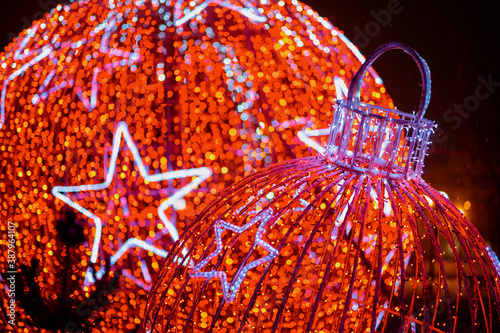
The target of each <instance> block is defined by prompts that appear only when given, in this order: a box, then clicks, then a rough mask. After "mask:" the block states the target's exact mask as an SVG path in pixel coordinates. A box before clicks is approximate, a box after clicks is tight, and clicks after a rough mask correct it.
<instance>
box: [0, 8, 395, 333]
mask: <svg viewBox="0 0 500 333" xmlns="http://www.w3.org/2000/svg"><path fill="white" fill-rule="evenodd" d="M362 61H363V58H362V56H361V55H360V54H359V52H358V51H357V50H356V48H355V47H354V46H353V45H352V44H351V43H350V42H349V41H348V40H347V39H346V38H345V36H343V34H342V33H341V32H340V31H339V30H338V29H337V28H335V27H333V26H332V25H331V24H330V23H329V22H328V21H327V20H325V19H323V18H321V17H320V16H319V15H318V14H317V13H316V12H314V11H313V10H312V9H311V8H309V7H308V6H306V5H304V4H301V3H299V2H297V1H288V0H287V1H264V0H263V1H255V0H251V1H237V0H231V1H190V2H184V1H164V0H151V1H130V0H127V1H113V0H109V1H104V0H86V1H75V2H72V3H71V4H68V5H59V6H58V7H57V8H55V9H54V10H53V11H52V12H51V13H48V14H47V15H46V16H45V17H44V18H43V19H40V20H39V21H36V22H34V23H33V25H32V26H31V27H30V28H29V29H27V30H25V31H24V32H22V33H21V34H20V36H19V37H18V38H17V39H16V40H15V41H14V42H13V43H12V44H10V45H9V46H8V47H7V48H6V50H5V52H4V53H2V54H1V55H0V69H1V73H0V126H1V128H0V154H1V156H2V163H1V171H2V172H1V175H0V206H1V207H2V208H1V209H2V210H1V216H2V220H3V221H7V222H9V223H10V222H12V223H14V225H15V229H16V237H17V238H16V241H17V242H16V246H17V247H16V254H15V258H16V260H17V261H16V265H17V267H16V269H19V267H21V265H25V266H26V267H25V269H28V268H29V267H34V266H32V263H33V262H37V263H38V264H37V265H36V267H37V268H36V269H34V272H33V274H35V276H36V279H37V288H38V289H39V291H40V294H41V295H40V298H41V299H43V301H44V302H45V304H46V305H47V307H46V308H47V309H49V310H50V311H52V310H54V309H57V308H58V307H59V304H60V303H59V302H60V301H61V298H64V299H66V300H65V302H67V303H68V304H70V305H71V306H72V307H73V308H74V307H76V306H77V305H79V304H81V303H82V302H83V301H84V300H86V299H87V298H89V297H92V293H93V292H95V291H96V288H97V287H96V283H99V281H101V280H102V279H105V278H106V277H108V278H111V277H113V276H118V275H119V276H120V277H121V278H120V288H119V289H118V290H115V291H114V292H113V296H112V300H111V303H112V305H111V306H109V307H107V308H105V310H102V311H103V313H104V314H105V316H103V318H104V319H103V320H102V321H101V323H100V324H99V326H98V327H99V328H96V330H97V331H101V330H104V329H105V328H106V329H109V328H110V327H113V328H114V329H116V330H118V331H125V330H130V329H133V328H134V327H136V326H138V324H139V323H140V320H139V319H138V313H139V312H140V311H141V310H143V309H144V306H145V302H144V299H145V295H146V291H145V290H147V289H148V288H149V287H150V286H151V283H152V279H153V277H154V276H155V274H156V272H157V271H158V267H159V263H160V261H161V260H162V257H164V256H166V254H167V253H168V251H169V246H170V244H172V242H173V241H175V240H176V239H177V234H178V231H177V230H183V229H184V226H185V225H186V223H188V222H189V221H190V220H191V219H192V218H193V216H194V215H195V213H196V212H199V211H201V210H202V209H203V208H204V207H205V202H206V200H210V199H211V198H213V197H214V194H215V193H216V192H217V191H219V190H220V189H222V188H224V186H226V185H228V184H230V183H232V182H233V181H235V180H238V179H240V178H241V177H242V176H244V175H245V174H248V173H249V172H251V171H252V170H254V169H256V168H260V167H265V166H267V165H270V164H271V163H274V162H280V161H284V160H287V159H290V158H295V157H303V156H307V155H309V154H310V153H309V152H308V150H307V148H306V146H305V145H304V144H302V143H301V142H300V140H298V139H297V137H296V136H297V132H298V131H299V130H301V129H302V128H303V127H304V126H306V125H307V126H309V127H311V128H324V127H327V125H328V124H329V123H330V122H331V118H332V116H333V113H332V111H331V110H333V104H334V101H335V99H336V98H337V97H339V96H342V94H343V93H344V94H345V91H343V89H344V90H345V86H346V84H347V83H348V82H349V81H350V79H351V78H352V76H353V74H354V72H355V71H356V70H357V69H358V68H359V66H360V64H361V62H362ZM364 91H365V92H366V93H367V96H369V98H367V99H366V100H365V101H366V102H376V103H377V104H379V105H380V104H381V105H385V106H388V107H392V106H393V105H392V101H391V100H390V98H389V97H388V95H387V93H386V91H385V88H384V87H383V85H382V82H381V80H380V78H379V77H378V76H377V75H376V73H375V72H374V71H372V72H371V73H370V75H368V76H367V78H366V80H365V85H364ZM320 109H321V110H329V111H326V112H324V111H322V112H321V113H320V112H319V110H320ZM66 210H72V211H76V212H77V213H78V214H77V216H76V217H75V219H76V220H77V221H79V222H78V223H77V222H71V223H73V224H71V226H69V227H64V223H65V222H64V221H66V220H65V219H64V218H63V216H64V215H65V211H66ZM61 218H62V220H63V222H59V223H57V221H58V220H61ZM66 222H67V221H66ZM67 223H70V222H67ZM57 225H59V227H57ZM6 228H7V226H6V225H3V226H2V230H3V231H6V230H7V229H6ZM82 233H83V234H82ZM66 236H67V237H70V238H71V239H74V240H80V241H78V242H76V241H71V242H70V241H67V240H66V241H65V240H64V239H62V238H64V237H66ZM61 237H62V238H61ZM2 247H3V248H4V249H6V247H7V242H6V240H5V239H4V240H3V241H2ZM0 261H1V262H3V263H6V258H2V259H0ZM65 272H66V273H65ZM108 274H109V275H108ZM65 293H67V295H65ZM7 301H8V299H7V298H5V299H4V303H5V302H7ZM102 309H104V308H102ZM54 311H55V312H54V313H57V311H56V310H54ZM35 312H36V311H35ZM32 315H33V313H32V312H31V313H30V312H29V311H28V312H25V313H24V314H23V315H22V317H23V318H25V317H26V316H31V317H32ZM21 322H22V321H21ZM92 323H94V321H92V320H91V322H90V324H89V325H91V324H92ZM59 324H60V325H63V324H64V322H62V323H58V324H57V325H59ZM21 325H22V324H21ZM54 325H56V324H54ZM34 326H36V325H34Z"/></svg>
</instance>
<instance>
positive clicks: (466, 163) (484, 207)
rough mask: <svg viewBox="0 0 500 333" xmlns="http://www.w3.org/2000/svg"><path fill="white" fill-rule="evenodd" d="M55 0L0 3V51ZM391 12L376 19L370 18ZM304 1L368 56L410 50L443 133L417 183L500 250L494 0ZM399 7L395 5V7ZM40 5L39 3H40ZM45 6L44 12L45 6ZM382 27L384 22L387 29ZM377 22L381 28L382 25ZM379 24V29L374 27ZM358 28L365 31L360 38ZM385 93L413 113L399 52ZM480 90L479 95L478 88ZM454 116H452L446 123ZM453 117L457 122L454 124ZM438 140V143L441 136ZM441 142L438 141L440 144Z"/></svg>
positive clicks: (408, 68) (414, 92) (412, 86)
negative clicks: (488, 83)
mask: <svg viewBox="0 0 500 333" xmlns="http://www.w3.org/2000/svg"><path fill="white" fill-rule="evenodd" d="M51 1H54V0H17V1H14V0H1V3H0V46H1V47H2V48H3V47H4V46H6V45H7V44H8V43H9V42H10V41H11V39H12V38H13V37H14V36H16V35H18V34H19V32H21V31H22V30H23V29H24V28H27V27H29V26H30V25H31V24H30V22H31V21H33V20H34V19H38V18H40V17H41V16H42V15H43V13H44V12H46V11H47V9H48V8H50V7H54V6H55V2H51ZM391 1H392V5H393V6H394V8H397V13H396V14H391V17H390V18H388V17H387V16H386V17H385V19H386V22H382V23H383V24H381V23H379V22H377V20H376V19H375V16H374V13H380V11H383V10H387V9H388V6H390V5H389V3H390V2H391ZM391 1H365V0H363V1H362V0H351V1H349V0H335V1H333V0H306V1H305V2H306V3H307V4H308V5H310V6H311V7H312V8H313V9H315V10H316V11H317V12H318V13H319V14H320V15H322V16H324V17H327V18H328V19H329V20H330V21H331V22H332V23H333V24H334V25H335V26H336V27H338V28H339V29H341V30H343V31H344V33H345V35H346V36H347V37H348V38H349V39H350V40H351V41H353V42H354V43H355V44H357V45H358V47H359V48H360V50H361V52H362V53H363V54H364V55H365V56H367V55H369V54H370V53H371V52H372V51H373V50H375V49H376V48H377V47H378V46H379V45H381V44H383V43H385V42H390V41H399V42H403V43H406V44H408V45H410V46H412V47H413V48H414V49H416V50H417V51H418V52H419V53H420V55H421V56H422V57H423V58H425V59H426V60H427V63H428V64H429V67H430V69H431V73H432V84H433V87H432V98H431V102H430V106H429V109H428V111H427V114H426V118H429V119H432V120H434V121H436V122H437V124H438V125H439V128H440V129H442V134H441V137H440V139H441V140H439V141H442V142H439V143H436V144H434V146H433V149H432V153H431V154H430V156H429V157H428V158H427V159H426V168H425V172H424V175H423V178H424V179H425V180H426V181H428V182H429V183H430V184H431V185H432V186H433V187H434V188H436V189H438V190H442V191H446V192H447V193H448V194H449V196H450V199H451V201H453V202H454V204H455V205H456V206H458V207H459V208H462V207H463V204H464V202H465V201H470V202H471V208H470V209H469V210H467V211H465V213H466V215H467V216H468V217H469V218H470V220H471V221H472V222H473V223H474V224H475V225H476V226H477V227H478V229H479V231H480V232H481V234H482V235H483V236H484V237H485V239H486V240H487V241H488V242H489V243H490V244H491V245H492V247H493V248H494V249H495V250H496V252H497V253H499V252H500V172H499V170H500V133H499V122H500V70H499V62H500V43H499V42H500V19H498V15H499V13H500V11H499V10H498V6H497V5H496V3H495V2H494V1H475V2H472V1H468V2H465V1H464V2H454V1H449V0H441V1H423V0H400V1H398V2H395V0H391ZM397 3H398V4H397ZM41 4H42V5H41ZM44 7H45V8H44ZM386 23H387V24H386ZM383 25H384V26H383ZM377 27H378V28H377ZM359 31H363V32H365V33H368V35H367V37H368V38H365V40H362V39H360V37H359V35H360V33H359ZM374 67H375V69H376V70H377V71H378V73H379V74H380V76H381V77H382V78H383V80H384V83H385V85H386V87H387V91H388V92H389V94H390V95H391V96H392V98H393V99H394V101H395V104H396V105H397V106H398V108H399V109H401V110H405V111H411V110H414V109H415V108H416V107H417V106H418V102H419V95H420V86H419V84H420V77H419V73H418V71H417V68H416V66H415V65H414V64H413V63H412V61H411V59H410V57H408V56H406V55H404V54H403V53H402V52H392V53H388V54H386V55H384V56H383V57H381V58H380V59H379V60H378V61H377V62H376V63H375V66H374ZM479 76H482V77H483V78H484V79H488V77H490V76H491V80H493V81H494V82H498V86H497V87H494V91H493V92H490V96H489V97H488V98H487V99H485V100H483V101H480V103H479V107H478V108H477V110H475V111H473V112H467V113H466V116H467V118H464V116H460V115H458V114H454V113H448V115H449V118H446V117H444V114H445V112H446V111H447V110H448V109H453V107H454V105H460V104H462V102H463V101H464V100H469V101H470V100H471V98H470V97H471V96H474V94H475V92H476V89H477V88H478V86H479V85H481V82H480V80H479V79H478V77H479ZM479 89H481V90H480V92H481V93H486V90H485V89H484V88H479ZM451 117H454V118H451ZM458 119H460V124H458ZM444 138H445V139H444ZM443 139H444V140H443Z"/></svg>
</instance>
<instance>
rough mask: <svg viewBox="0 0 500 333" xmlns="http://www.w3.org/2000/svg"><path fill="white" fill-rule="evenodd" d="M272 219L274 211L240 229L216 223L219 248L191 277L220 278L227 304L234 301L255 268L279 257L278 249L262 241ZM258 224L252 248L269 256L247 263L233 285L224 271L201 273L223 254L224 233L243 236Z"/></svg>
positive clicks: (195, 269) (219, 222)
mask: <svg viewBox="0 0 500 333" xmlns="http://www.w3.org/2000/svg"><path fill="white" fill-rule="evenodd" d="M272 217H273V213H272V210H265V211H262V212H260V213H257V215H256V216H255V217H253V218H252V219H251V220H250V222H248V223H247V224H245V225H243V226H241V227H238V226H236V225H233V224H231V223H227V222H225V221H223V220H218V221H217V222H215V224H214V225H213V228H214V231H215V242H216V244H217V248H216V250H215V251H214V252H213V253H211V254H210V255H208V256H207V258H205V259H204V260H202V261H200V262H199V263H198V264H197V265H196V266H194V267H193V269H192V270H191V271H190V272H189V275H190V276H191V277H192V278H207V279H208V280H210V279H212V278H218V279H219V280H220V281H221V284H222V292H223V293H224V298H225V300H226V302H232V301H234V298H235V297H236V294H237V293H238V290H239V289H240V286H241V284H242V283H243V280H244V279H245V277H246V275H247V273H248V271H249V270H251V269H252V268H254V267H257V266H260V265H263V264H265V263H267V262H270V261H271V260H273V259H274V258H276V256H277V255H278V251H276V249H274V248H273V247H272V246H271V245H269V244H268V243H266V242H265V241H264V240H263V239H262V235H263V233H264V231H265V226H266V224H267V223H268V222H269V220H270V219H271V218H272ZM258 222H260V224H259V228H258V229H257V232H256V233H255V242H254V245H253V246H252V248H254V247H256V246H261V247H262V248H264V249H265V250H266V251H268V252H269V254H268V255H266V256H264V257H262V258H259V259H257V260H254V261H251V262H249V263H245V265H244V266H243V267H242V268H241V269H239V270H238V273H237V274H236V276H234V277H233V279H232V280H231V283H228V281H227V275H226V273H225V272H223V271H214V270H209V271H207V272H202V271H201V270H202V269H203V268H204V267H205V266H207V265H208V264H209V263H210V261H212V259H213V258H215V257H217V256H218V255H220V253H221V252H222V249H223V244H222V239H221V236H222V233H223V232H224V231H226V230H230V231H233V232H235V233H237V234H241V233H243V232H245V231H246V230H247V229H249V228H250V227H252V226H253V225H254V224H256V223H258Z"/></svg>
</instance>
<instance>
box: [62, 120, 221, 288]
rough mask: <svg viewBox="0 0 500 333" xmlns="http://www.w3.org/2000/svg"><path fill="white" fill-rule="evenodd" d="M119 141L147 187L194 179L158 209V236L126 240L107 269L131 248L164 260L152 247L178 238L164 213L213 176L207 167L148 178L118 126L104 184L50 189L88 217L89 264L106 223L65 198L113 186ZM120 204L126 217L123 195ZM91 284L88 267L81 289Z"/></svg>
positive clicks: (123, 126)
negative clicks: (91, 237) (167, 236)
mask: <svg viewBox="0 0 500 333" xmlns="http://www.w3.org/2000/svg"><path fill="white" fill-rule="evenodd" d="M122 138H123V140H124V141H125V145H124V147H125V146H126V147H128V149H129V151H130V152H131V153H132V156H133V160H134V162H135V165H136V167H137V168H138V169H139V173H140V175H141V176H142V177H143V179H144V181H145V182H146V183H153V182H161V181H165V180H172V179H181V178H193V177H194V178H193V179H192V180H191V182H189V183H188V184H187V185H185V186H183V187H182V188H180V189H178V190H177V191H176V192H175V193H174V194H173V195H171V196H170V197H169V198H167V199H166V200H165V201H163V202H162V203H161V204H160V205H159V207H158V216H159V217H160V220H161V222H160V223H159V224H162V225H161V227H160V228H159V229H160V231H159V232H157V233H156V234H155V235H154V236H153V237H150V238H149V239H146V240H143V239H139V238H135V237H134V238H129V239H127V240H125V241H124V242H123V244H122V245H121V246H120V248H119V249H118V250H117V251H116V252H115V253H114V254H112V256H111V258H110V266H112V265H114V264H116V262H117V261H118V259H120V258H121V257H122V256H123V255H124V254H125V253H126V252H128V251H129V250H130V249H133V248H142V249H144V250H146V251H151V252H153V253H155V254H157V255H159V256H161V257H165V256H166V255H167V254H168V253H167V252H166V251H165V250H163V249H162V248H161V247H157V246H154V245H153V244H152V243H153V242H154V241H155V240H157V239H159V238H161V236H163V235H165V234H167V233H168V234H170V237H171V238H172V240H173V241H176V240H177V239H178V238H179V234H178V232H177V229H176V227H175V226H174V225H173V224H172V222H171V221H170V220H169V218H168V217H167V216H166V214H165V210H167V209H168V208H169V207H173V206H174V204H175V203H176V202H178V201H179V200H181V199H183V198H184V196H186V195H187V194H188V193H190V192H191V191H193V190H194V189H196V188H197V187H198V186H199V185H200V184H201V183H202V182H203V181H205V180H206V179H208V178H209V177H210V176H211V175H212V170H211V169H210V168H206V167H203V168H194V169H188V170H176V171H169V172H165V173H156V174H153V175H150V174H149V172H148V170H147V169H146V166H145V165H144V162H143V160H142V157H141V156H140V154H139V150H138V149H137V146H136V144H135V142H134V140H133V139H132V136H131V135H130V132H129V129H128V126H127V124H126V123H124V122H120V123H119V124H118V126H117V128H116V131H115V134H114V136H113V147H112V154H111V158H110V164H109V167H108V169H107V173H106V179H105V181H104V182H103V183H99V184H88V185H77V186H55V187H54V188H53V189H52V194H53V195H54V196H55V197H56V198H58V199H60V200H62V201H63V202H65V203H66V204H68V205H69V206H71V207H73V208H74V209H75V210H77V211H79V212H80V213H82V214H83V215H85V216H87V217H88V218H89V219H91V220H92V221H93V222H94V225H95V228H96V231H95V236H94V240H93V242H92V245H91V256H90V261H91V262H92V263H97V259H98V258H97V256H98V253H99V248H100V245H101V241H102V228H103V225H104V224H105V223H106V222H105V221H102V220H101V218H99V217H98V216H97V215H95V214H94V213H92V212H90V211H89V210H87V209H86V208H84V207H82V206H81V205H80V204H78V203H77V202H76V201H74V200H72V199H70V198H69V197H68V194H73V193H75V194H76V193H81V192H90V191H99V190H103V189H106V188H110V187H111V184H112V183H113V180H114V178H115V174H116V173H117V172H116V164H117V158H118V153H119V152H120V150H121V148H120V144H121V141H122ZM122 199H123V200H122ZM120 201H121V204H122V207H123V211H124V215H125V216H127V214H129V211H128V208H127V205H126V198H125V197H124V196H123V195H122V198H121V200H120ZM158 233H160V234H161V235H158ZM141 269H142V271H143V272H142V273H143V276H144V278H145V280H146V282H148V281H151V278H150V277H149V272H148V271H145V269H146V270H147V267H146V265H145V263H143V264H142V265H141ZM104 273H105V268H104V267H103V266H101V269H100V270H99V271H98V272H97V273H96V277H97V278H98V279H100V278H101V277H102V276H103V275H104ZM125 275H127V274H125ZM148 277H149V278H148ZM93 282H94V278H93V274H92V272H91V270H90V267H89V268H88V270H87V275H86V277H85V283H84V285H90V284H92V283H93ZM139 284H140V283H139Z"/></svg>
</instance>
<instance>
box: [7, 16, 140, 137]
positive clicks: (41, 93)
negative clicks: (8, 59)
mask: <svg viewBox="0 0 500 333" xmlns="http://www.w3.org/2000/svg"><path fill="white" fill-rule="evenodd" d="M116 17H119V18H121V17H122V16H119V15H116V12H115V11H112V12H110V13H109V15H108V17H107V18H106V19H105V20H104V22H103V23H101V24H99V25H98V26H97V27H96V28H95V29H94V30H93V31H91V32H90V38H82V39H81V40H78V41H76V42H71V41H63V42H61V41H59V40H57V38H58V37H53V38H52V40H51V43H50V44H46V45H44V46H43V47H42V48H41V49H37V48H35V49H30V47H29V45H31V44H32V43H33V42H34V39H33V37H34V36H35V33H36V32H37V31H38V29H39V25H35V26H34V27H33V28H30V29H28V30H27V33H26V35H25V36H24V37H23V39H22V40H21V41H20V42H19V44H20V45H19V48H17V49H16V51H15V52H14V55H13V57H12V58H13V59H14V60H17V61H26V60H25V59H27V58H29V57H31V56H33V58H32V59H31V60H29V61H27V62H25V63H24V64H23V65H22V66H21V67H20V68H19V69H17V70H15V71H14V72H13V73H11V74H10V75H9V76H8V77H7V79H6V80H5V81H4V85H3V88H2V92H1V95H0V128H2V127H3V124H4V123H5V100H6V97H7V89H8V88H9V83H10V82H12V81H13V80H15V79H16V78H17V77H18V76H21V75H24V74H25V73H26V71H27V70H28V69H29V68H31V67H33V66H34V65H35V64H37V63H39V62H40V61H42V60H43V59H45V58H47V57H49V58H51V56H52V58H53V59H52V61H54V62H55V64H57V61H58V60H57V58H56V54H57V52H58V51H60V50H63V49H66V48H69V49H72V50H78V49H79V48H81V47H82V46H84V45H86V44H87V43H90V42H92V41H94V40H95V36H96V35H97V34H98V33H99V32H100V31H102V30H103V29H104V33H103V35H102V38H101V42H100V47H99V53H100V54H102V55H104V56H108V57H120V58H122V59H121V60H117V61H113V62H109V63H106V64H104V66H103V69H104V70H107V71H110V70H111V69H113V68H116V67H119V66H130V65H132V64H134V63H136V62H138V61H139V60H140V58H141V57H140V55H139V54H138V53H137V52H136V51H134V52H129V51H123V50H120V49H116V48H110V47H109V40H110V36H111V34H112V33H113V32H114V31H115V30H116V29H117V27H118V23H119V22H117V20H116ZM48 32H49V30H46V33H48ZM64 53H65V54H66V53H67V52H64ZM16 66H17V63H13V64H12V68H14V69H15V68H16ZM59 67H61V66H59ZM61 70H62V71H63V72H62V74H60V75H56V70H55V69H53V70H51V71H50V72H49V73H48V74H47V77H46V78H45V80H44V81H43V83H42V85H41V86H40V88H39V89H38V91H37V93H36V94H35V95H34V96H33V98H32V99H31V103H32V104H33V105H35V104H38V103H39V102H40V101H42V100H45V99H47V98H48V97H49V96H50V95H51V94H53V93H55V92H57V91H59V90H61V89H64V88H69V87H72V86H74V87H75V92H76V95H77V96H78V97H79V98H80V100H81V101H82V102H83V104H84V106H85V108H86V109H87V110H88V111H92V110H93V109H94V108H95V107H96V105H97V93H98V87H99V81H98V77H97V76H98V74H99V72H100V71H101V70H102V69H101V68H98V67H96V68H94V71H93V75H92V82H91V92H90V94H88V93H84V89H87V87H86V86H85V85H84V86H82V85H80V84H79V83H78V81H77V80H75V79H74V78H70V77H69V75H68V73H67V68H66V67H64V66H62V67H61ZM56 81H57V82H59V83H56V84H53V83H54V82H56ZM51 84H53V86H52V87H50V88H49V85H51ZM86 95H90V99H89V98H88V97H87V96H86Z"/></svg>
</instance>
